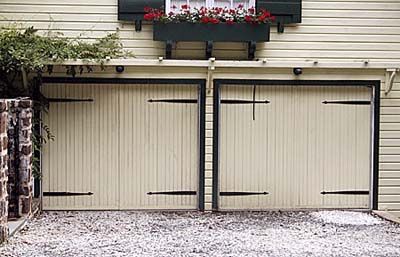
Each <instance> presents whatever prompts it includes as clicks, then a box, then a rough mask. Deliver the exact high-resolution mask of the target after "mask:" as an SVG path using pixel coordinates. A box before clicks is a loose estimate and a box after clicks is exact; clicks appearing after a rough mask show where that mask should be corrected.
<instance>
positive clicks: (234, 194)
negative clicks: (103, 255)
mask: <svg viewBox="0 0 400 257" xmlns="http://www.w3.org/2000/svg"><path fill="white" fill-rule="evenodd" d="M268 194H269V193H268V192H219V195H220V196H248V195H268Z"/></svg>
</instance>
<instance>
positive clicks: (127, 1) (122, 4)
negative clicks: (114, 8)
mask: <svg viewBox="0 0 400 257" xmlns="http://www.w3.org/2000/svg"><path fill="white" fill-rule="evenodd" d="M146 6H149V7H152V8H158V9H159V8H162V7H163V6H164V0H118V20H122V21H135V20H142V19H143V15H144V14H145V12H144V8H145V7H146Z"/></svg>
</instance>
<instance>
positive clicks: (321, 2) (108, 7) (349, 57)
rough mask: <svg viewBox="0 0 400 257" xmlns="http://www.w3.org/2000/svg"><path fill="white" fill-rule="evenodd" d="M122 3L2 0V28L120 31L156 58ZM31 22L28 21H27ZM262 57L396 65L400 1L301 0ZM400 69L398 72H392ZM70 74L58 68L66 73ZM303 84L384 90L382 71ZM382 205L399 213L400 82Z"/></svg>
mask: <svg viewBox="0 0 400 257" xmlns="http://www.w3.org/2000/svg"><path fill="white" fill-rule="evenodd" d="M117 9H118V5H117V0H83V1H81V0H69V1H66V0H63V1H60V0H57V1H56V0H25V1H24V2H23V3H21V1H18V0H3V1H2V2H1V3H0V25H3V26H4V25H10V24H15V23H17V24H19V23H21V24H23V25H24V26H26V25H30V26H34V27H35V28H38V29H40V32H41V33H48V32H51V33H53V32H62V33H63V34H64V36H65V37H76V36H80V37H81V38H83V39H88V40H93V39H95V38H98V37H101V36H104V35H106V34H107V33H109V32H115V31H117V30H119V33H120V37H121V39H122V43H123V45H124V48H125V49H127V50H131V51H132V52H133V54H134V55H135V56H136V57H137V58H157V57H158V56H163V55H164V54H165V53H164V51H165V48H164V43H163V42H156V41H153V39H152V26H151V25H149V24H146V23H145V24H144V25H143V30H142V31H141V32H136V31H135V29H134V25H133V22H132V23H126V22H125V23H124V22H119V21H118V18H117ZM25 22H27V23H25ZM213 53H214V55H215V57H216V58H217V59H224V58H225V59H228V58H229V59H244V58H246V56H247V50H246V44H243V43H215V44H214V52H213ZM173 58H178V59H195V58H200V59H202V58H204V44H203V43H192V42H179V43H177V45H176V46H175V48H174V51H173ZM256 58H267V59H268V60H276V61H280V60H282V61H285V60H286V61H290V60H293V61H296V60H297V61H304V60H314V61H317V60H318V61H320V62H322V61H345V62H357V61H361V60H369V61H371V62H380V63H385V62H394V61H397V62H398V61H399V60H400V2H395V1H389V0H388V1H386V0H358V1H347V0H335V1H330V0H315V1H310V0H303V15H302V23H301V24H297V25H287V26H286V27H285V33H283V34H278V33H277V32H276V27H274V26H273V27H272V28H271V41H270V42H267V43H259V44H257V52H256ZM288 63H289V64H288V67H287V68H286V69H284V68H283V69H250V68H248V69H223V68H220V69H217V71H216V72H215V74H214V76H213V78H214V79H216V78H220V79H224V78H225V79H226V78H230V79H234V78H236V79H285V80H287V79H298V77H295V76H294V75H292V70H291V69H292V68H293V67H290V62H288ZM393 68H400V67H393ZM64 74H65V73H64V71H62V70H60V71H58V72H57V71H56V72H55V73H54V75H55V76H57V75H59V76H60V75H64ZM83 76H91V77H93V76H95V77H118V78H132V77H134V78H149V77H151V78H179V79H183V78H191V79H206V78H207V72H206V69H200V68H190V67H187V68H179V69H177V68H167V67H162V68H161V67H160V68H157V73H156V74H155V73H154V68H153V69H151V68H144V67H143V68H126V70H125V72H124V73H123V74H118V75H115V71H114V70H113V69H112V68H108V69H106V71H105V72H100V71H95V72H94V73H92V74H89V75H87V74H84V75H83ZM301 79H305V80H380V81H382V84H381V86H382V89H384V88H385V70H384V69H318V68H314V69H304V72H303V75H302V76H301ZM381 105H382V106H381V118H380V119H381V133H380V159H379V160H380V163H379V166H380V175H379V178H380V180H379V182H380V189H379V208H380V209H382V210H388V211H391V212H393V213H394V214H396V215H397V216H400V79H399V78H398V79H397V80H396V83H395V84H394V87H393V91H392V92H391V93H390V94H389V95H387V96H386V95H384V92H383V91H382V102H381ZM212 116H213V95H212V90H210V89H209V90H208V92H207V98H206V151H205V152H206V156H205V160H206V164H205V169H206V171H205V192H206V196H205V207H206V209H207V210H211V202H212V179H213V178H212V164H213V163H212V156H213V137H212V134H213V130H212V128H213V121H212Z"/></svg>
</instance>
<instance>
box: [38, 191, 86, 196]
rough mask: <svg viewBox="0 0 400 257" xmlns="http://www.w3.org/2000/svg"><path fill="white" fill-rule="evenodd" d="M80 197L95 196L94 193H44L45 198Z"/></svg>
mask: <svg viewBox="0 0 400 257" xmlns="http://www.w3.org/2000/svg"><path fill="white" fill-rule="evenodd" d="M79 195H93V193H92V192H87V193H84V192H43V196H79Z"/></svg>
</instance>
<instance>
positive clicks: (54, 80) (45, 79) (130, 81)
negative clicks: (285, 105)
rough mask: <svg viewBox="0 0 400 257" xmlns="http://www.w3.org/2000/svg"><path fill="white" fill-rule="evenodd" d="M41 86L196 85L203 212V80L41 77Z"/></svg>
mask: <svg viewBox="0 0 400 257" xmlns="http://www.w3.org/2000/svg"><path fill="white" fill-rule="evenodd" d="M42 83H43V84H50V83H63V84H165V85H168V84H170V85H177V84H182V85H196V86H197V88H198V98H199V103H200V104H199V107H198V108H199V116H198V121H199V132H198V134H199V156H198V160H199V182H198V187H199V188H198V192H199V193H198V210H200V211H204V200H205V197H204V185H205V184H204V179H205V150H206V149H205V145H206V139H205V133H206V132H205V129H206V81H205V80H203V79H130V78H72V77H43V78H42Z"/></svg>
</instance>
